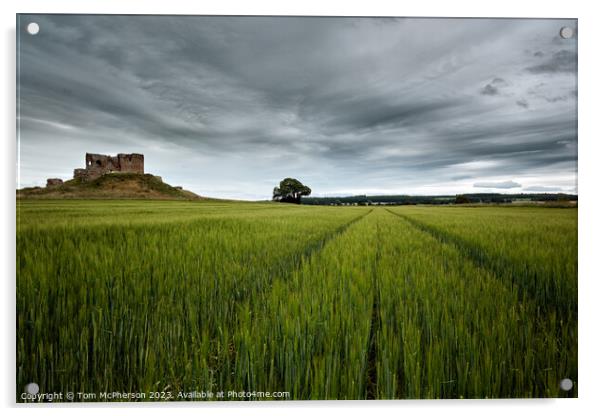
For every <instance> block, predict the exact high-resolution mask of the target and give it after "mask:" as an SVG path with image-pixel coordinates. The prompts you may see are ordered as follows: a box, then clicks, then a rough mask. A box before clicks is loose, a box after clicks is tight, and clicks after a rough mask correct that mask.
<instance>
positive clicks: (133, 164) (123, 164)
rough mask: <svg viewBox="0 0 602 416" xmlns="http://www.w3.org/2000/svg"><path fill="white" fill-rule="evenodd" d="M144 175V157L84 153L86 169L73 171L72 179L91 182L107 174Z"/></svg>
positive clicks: (133, 154)
mask: <svg viewBox="0 0 602 416" xmlns="http://www.w3.org/2000/svg"><path fill="white" fill-rule="evenodd" d="M114 172H122V173H139V174H143V173H144V155H141V154H138V153H131V154H126V153H119V154H118V155H117V156H107V155H99V154H96V153H86V167H85V168H84V169H75V170H74V171H73V177H74V178H75V179H80V180H83V181H91V180H94V179H96V178H99V177H101V176H102V175H105V174H107V173H114Z"/></svg>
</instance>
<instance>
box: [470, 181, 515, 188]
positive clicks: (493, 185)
mask: <svg viewBox="0 0 602 416" xmlns="http://www.w3.org/2000/svg"><path fill="white" fill-rule="evenodd" d="M473 186H474V187H475V188H494V189H512V188H520V187H521V184H520V183H516V182H514V181H504V182H477V183H475V184H474V185H473Z"/></svg>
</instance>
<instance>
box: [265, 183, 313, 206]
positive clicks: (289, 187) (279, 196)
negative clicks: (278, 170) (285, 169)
mask: <svg viewBox="0 0 602 416" xmlns="http://www.w3.org/2000/svg"><path fill="white" fill-rule="evenodd" d="M309 194H311V189H310V188H309V187H308V186H305V185H303V184H302V183H301V182H299V181H298V180H297V179H293V178H286V179H283V180H282V181H281V182H280V186H277V187H275V188H274V195H273V197H272V199H273V200H274V201H279V202H290V203H293V204H300V203H301V197H302V196H307V195H309Z"/></svg>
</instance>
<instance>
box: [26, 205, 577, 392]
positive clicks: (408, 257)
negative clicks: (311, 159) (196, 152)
mask: <svg viewBox="0 0 602 416" xmlns="http://www.w3.org/2000/svg"><path fill="white" fill-rule="evenodd" d="M17 226H18V228H17V346H16V349H17V380H16V381H17V392H18V394H19V393H20V392H21V391H22V390H23V386H24V385H26V384H27V383H29V382H32V381H33V382H36V383H38V384H39V385H40V391H41V392H50V391H76V392H78V391H81V392H96V393H98V392H102V391H110V392H113V391H119V392H165V393H164V395H167V396H170V395H171V396H172V397H173V399H178V397H177V394H178V392H190V391H212V392H218V391H226V392H227V391H267V392H275V391H286V392H289V394H290V395H289V396H288V397H287V398H288V399H366V398H368V399H371V398H377V399H379V398H382V399H392V398H485V397H490V398H492V397H574V396H576V395H577V383H575V387H574V389H573V390H572V391H570V392H564V391H562V390H560V389H559V381H560V380H561V379H563V378H570V379H572V380H573V381H575V382H576V381H577V380H578V374H577V209H576V208H566V209H562V208H541V207H479V208H472V207H426V206H424V207H423V206H402V207H391V208H386V207H328V206H323V207H318V206H293V205H286V204H274V203H244V202H240V203H235V202H219V203H218V202H199V201H50V200H45V201H27V200H19V201H17ZM17 400H18V401H20V399H19V398H17ZM76 400H77V398H76ZM146 400H149V397H148V396H147V397H146Z"/></svg>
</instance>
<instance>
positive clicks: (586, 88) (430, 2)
mask: <svg viewBox="0 0 602 416" xmlns="http://www.w3.org/2000/svg"><path fill="white" fill-rule="evenodd" d="M595 4H596V3H595V2H593V1H591V2H585V1H584V2H577V1H574V0H573V1H569V0H566V1H557V0H547V1H536V2H526V1H524V0H522V1H521V0H505V1H502V0H499V1H497V2H485V1H475V0H454V1H445V0H420V1H412V2H401V1H400V2H394V1H385V0H371V1H369V2H367V1H359V0H339V1H330V2H328V1H325V0H297V1H295V2H283V1H276V0H253V1H244V0H238V1H235V0H222V1H217V0H209V1H202V2H193V1H185V0H169V1H165V0H164V1H159V0H151V1H145V2H141V1H139V0H138V1H136V0H121V1H119V0H104V1H102V0H87V1H85V2H84V1H81V0H79V1H77V0H64V1H63V0H55V1H52V2H50V1H44V0H20V1H13V2H9V1H7V0H4V1H3V2H1V5H0V7H1V10H2V13H1V14H0V19H1V21H2V29H3V31H2V35H3V36H2V43H1V45H2V54H1V55H0V57H1V62H2V65H0V67H1V71H2V78H1V79H2V83H3V85H4V87H5V88H3V90H2V91H3V92H4V94H3V97H2V100H1V101H0V103H1V104H0V105H1V108H2V111H0V117H2V118H1V120H2V123H1V125H2V126H3V127H4V130H3V131H4V134H3V137H2V139H3V140H2V145H3V147H2V152H1V154H2V157H3V159H2V162H3V163H2V165H3V166H2V179H3V180H2V182H1V183H2V188H1V195H2V197H3V201H2V204H1V210H2V229H3V230H4V232H3V238H2V239H1V240H0V256H1V258H0V264H2V265H3V270H4V272H5V273H3V276H2V277H3V279H2V284H3V288H2V289H3V290H2V291H1V296H2V297H1V298H0V299H1V300H0V305H1V306H0V310H1V311H2V319H1V321H0V322H1V325H2V333H3V336H2V337H1V338H0V339H1V340H2V341H0V359H1V364H2V365H1V368H2V369H4V371H3V372H2V375H1V376H0V377H1V378H0V395H1V397H2V405H3V407H8V408H9V409H8V410H9V413H10V414H12V413H13V412H15V411H19V413H23V412H25V413H30V412H32V413H33V412H36V411H42V412H44V414H46V413H50V414H61V415H62V414H64V413H72V414H80V413H82V412H83V411H85V412H86V413H88V412H89V413H90V414H92V415H95V414H105V413H107V411H108V410H113V409H114V410H117V409H121V410H120V413H121V412H123V409H124V408H126V409H127V411H128V412H133V413H144V414H149V415H150V414H153V415H154V414H163V413H165V412H166V411H170V412H178V413H180V412H191V413H192V412H194V413H198V412H203V413H206V412H210V413H223V412H232V411H238V412H243V411H244V412H250V413H251V414H258V415H259V414H261V415H264V414H281V413H282V412H283V411H286V412H287V413H292V414H299V415H301V414H303V415H304V414H306V413H307V412H312V413H313V412H316V411H319V412H320V413H327V412H328V413H332V412H333V411H335V409H334V408H335V407H336V408H337V410H338V409H341V410H343V409H344V412H345V413H351V414H362V415H363V414H365V413H366V412H371V411H377V412H379V413H381V412H382V413H387V414H397V415H398V414H403V413H418V412H419V413H421V414H423V413H425V414H441V413H445V415H446V416H448V415H462V416H465V415H472V414H475V415H481V414H483V413H485V412H486V413H487V414H488V415H506V414H508V413H514V412H517V411H518V412H520V413H523V412H529V413H534V414H539V413H541V414H545V415H546V416H548V415H563V416H566V415H567V414H569V413H570V414H589V413H594V409H599V408H601V407H602V406H600V402H599V400H598V399H597V397H598V395H599V392H598V388H599V387H600V386H601V385H602V383H600V381H599V377H600V374H601V370H602V369H601V366H600V355H601V354H600V347H602V346H601V342H600V340H601V339H602V336H601V335H600V332H599V328H600V323H599V321H598V317H600V316H602V313H601V312H602V311H601V310H600V306H599V305H600V304H601V303H602V302H600V300H599V297H600V295H601V294H602V290H601V289H602V284H601V281H602V276H600V272H599V270H598V267H597V266H598V264H597V261H596V256H597V255H599V252H600V247H601V245H600V242H601V241H600V236H601V235H602V230H601V229H600V215H599V211H600V209H599V208H600V207H601V206H602V205H600V202H601V198H600V194H601V188H600V186H599V182H598V181H599V180H600V179H602V174H601V172H600V169H599V166H600V162H599V160H598V158H599V157H600V154H601V153H600V139H602V134H600V133H601V129H600V121H601V120H600V103H599V96H598V94H597V93H599V92H602V89H601V88H600V84H601V83H600V75H599V74H602V67H601V58H600V56H601V54H600V52H599V51H600V44H602V42H600V41H601V40H602V39H601V32H602V30H601V28H602V21H601V20H600V19H601V18H602V15H600V14H599V13H596V8H595ZM16 13H108V14H236V15H245V14H249V15H331V16H433V17H435V16H436V17H555V18H578V19H579V87H580V88H579V98H578V99H579V114H578V117H579V118H578V119H579V162H578V165H579V181H578V183H579V363H580V366H579V399H546V400H514V399H512V400H468V401H459V400H439V401H379V402H357V401H353V402H351V401H350V402H332V401H331V402H292V403H291V402H288V403H266V402H260V403H241V402H237V403H232V402H218V403H167V404H133V403H124V404H116V403H113V404H98V403H88V404H72V405H69V404H62V405H59V404H57V405H50V406H46V405H45V406H43V407H42V406H34V407H27V406H23V405H16V404H14V397H15V367H14V366H15V258H16V253H15V193H14V191H15V184H16V130H15V119H16V110H15V94H16V92H15V91H16V89H15V78H16V70H15V68H16V63H15V43H16V37H15V22H16V16H15V14H16ZM84 408H85V410H84ZM5 414H6V413H5Z"/></svg>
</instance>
